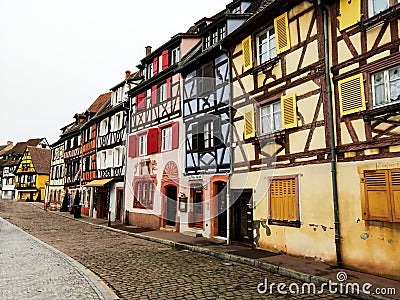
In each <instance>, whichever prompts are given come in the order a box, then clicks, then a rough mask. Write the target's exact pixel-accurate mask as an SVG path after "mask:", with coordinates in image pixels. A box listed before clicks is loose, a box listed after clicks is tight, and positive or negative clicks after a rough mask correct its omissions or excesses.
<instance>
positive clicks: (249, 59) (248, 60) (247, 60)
mask: <svg viewBox="0 0 400 300" xmlns="http://www.w3.org/2000/svg"><path fill="white" fill-rule="evenodd" d="M242 49H243V50H242V57H243V71H244V72H246V71H247V70H249V69H251V68H252V67H253V52H252V49H251V35H249V36H248V37H247V38H245V39H244V40H243V41H242Z"/></svg>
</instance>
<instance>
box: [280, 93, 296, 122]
mask: <svg viewBox="0 0 400 300" xmlns="http://www.w3.org/2000/svg"><path fill="white" fill-rule="evenodd" d="M281 115H282V129H289V128H294V127H297V102H296V95H286V96H282V97H281Z"/></svg>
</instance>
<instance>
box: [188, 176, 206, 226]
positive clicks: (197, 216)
mask: <svg viewBox="0 0 400 300" xmlns="http://www.w3.org/2000/svg"><path fill="white" fill-rule="evenodd" d="M190 196H191V198H192V199H193V217H192V220H193V221H192V224H190V225H191V227H195V228H199V229H203V227H204V220H203V213H204V212H203V185H202V184H201V183H198V184H192V185H191V186H190Z"/></svg>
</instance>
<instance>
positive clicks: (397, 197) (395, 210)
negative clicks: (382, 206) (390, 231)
mask: <svg viewBox="0 0 400 300" xmlns="http://www.w3.org/2000/svg"><path fill="white" fill-rule="evenodd" d="M390 177H391V178H390V179H391V182H390V183H391V184H390V189H391V196H392V197H391V200H392V203H391V206H392V220H393V222H400V170H391V172H390Z"/></svg>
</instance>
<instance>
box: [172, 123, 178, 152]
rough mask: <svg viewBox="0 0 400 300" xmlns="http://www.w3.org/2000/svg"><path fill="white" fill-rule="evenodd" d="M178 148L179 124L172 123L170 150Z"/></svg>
mask: <svg viewBox="0 0 400 300" xmlns="http://www.w3.org/2000/svg"><path fill="white" fill-rule="evenodd" d="M178 148H179V123H178V122H174V123H172V149H178Z"/></svg>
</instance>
